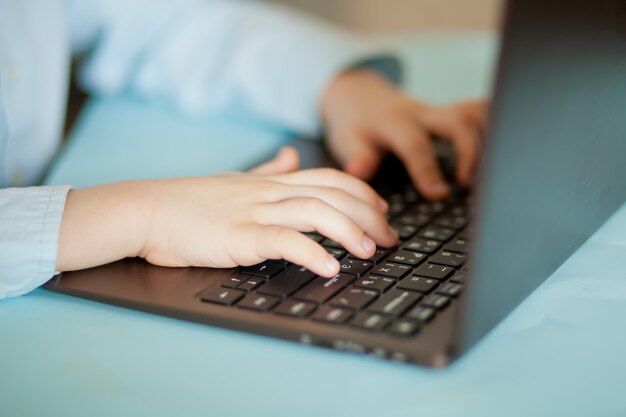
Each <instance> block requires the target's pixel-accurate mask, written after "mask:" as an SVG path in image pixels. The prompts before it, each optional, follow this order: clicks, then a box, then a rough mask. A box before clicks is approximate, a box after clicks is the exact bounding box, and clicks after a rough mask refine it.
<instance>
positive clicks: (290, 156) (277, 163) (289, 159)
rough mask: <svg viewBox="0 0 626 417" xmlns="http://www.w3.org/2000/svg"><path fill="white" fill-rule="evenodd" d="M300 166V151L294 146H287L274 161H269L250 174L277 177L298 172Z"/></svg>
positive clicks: (252, 170) (253, 169)
mask: <svg viewBox="0 0 626 417" xmlns="http://www.w3.org/2000/svg"><path fill="white" fill-rule="evenodd" d="M299 166H300V156H299V155H298V151H297V150H296V149H295V148H294V147H292V146H285V147H283V148H281V149H280V151H278V154H276V156H275V157H274V159H272V160H270V161H267V162H265V163H263V164H261V165H259V166H257V167H255V168H252V169H251V170H250V171H249V172H250V173H252V174H260V175H276V174H285V173H288V172H293V171H297V170H298V168H299Z"/></svg>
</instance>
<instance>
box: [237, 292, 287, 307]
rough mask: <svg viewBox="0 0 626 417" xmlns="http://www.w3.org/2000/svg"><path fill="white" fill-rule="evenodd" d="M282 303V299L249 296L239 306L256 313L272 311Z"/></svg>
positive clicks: (268, 296)
mask: <svg viewBox="0 0 626 417" xmlns="http://www.w3.org/2000/svg"><path fill="white" fill-rule="evenodd" d="M279 302H280V298H278V297H274V296H271V295H262V294H257V293H254V294H248V295H246V296H245V298H244V299H243V300H241V301H240V302H239V304H238V306H239V308H245V309H248V310H256V311H270V310H271V309H272V308H274V307H275V306H276V304H278V303H279Z"/></svg>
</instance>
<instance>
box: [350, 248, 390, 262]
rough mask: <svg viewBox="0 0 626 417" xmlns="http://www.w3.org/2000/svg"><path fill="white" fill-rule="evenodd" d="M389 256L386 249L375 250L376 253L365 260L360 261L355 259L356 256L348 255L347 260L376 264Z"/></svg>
mask: <svg viewBox="0 0 626 417" xmlns="http://www.w3.org/2000/svg"><path fill="white" fill-rule="evenodd" d="M388 254H389V250H387V249H380V248H379V249H376V252H374V254H373V255H372V256H370V257H369V258H367V259H360V258H357V257H356V256H354V255H352V254H350V255H348V258H350V259H358V260H360V261H368V262H373V263H375V264H376V263H378V262H380V261H381V260H382V259H383V258H384V257H385V256H387V255H388Z"/></svg>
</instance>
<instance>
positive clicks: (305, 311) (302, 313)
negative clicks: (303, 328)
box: [274, 300, 316, 317]
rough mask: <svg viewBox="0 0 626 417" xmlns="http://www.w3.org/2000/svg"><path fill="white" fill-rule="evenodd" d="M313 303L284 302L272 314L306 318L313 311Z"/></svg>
mask: <svg viewBox="0 0 626 417" xmlns="http://www.w3.org/2000/svg"><path fill="white" fill-rule="evenodd" d="M315 307H316V305H315V304H314V303H308V302H306V301H298V300H285V301H283V302H282V303H281V304H280V305H279V306H278V307H276V309H275V310H274V313H276V314H282V315H285V316H292V317H306V316H308V315H309V314H311V313H312V312H313V310H315Z"/></svg>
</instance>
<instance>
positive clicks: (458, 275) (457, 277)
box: [450, 270, 466, 284]
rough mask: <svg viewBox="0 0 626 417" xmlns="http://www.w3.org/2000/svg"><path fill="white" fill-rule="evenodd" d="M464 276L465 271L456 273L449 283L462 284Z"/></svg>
mask: <svg viewBox="0 0 626 417" xmlns="http://www.w3.org/2000/svg"><path fill="white" fill-rule="evenodd" d="M465 275H466V272H465V271H463V270H461V271H458V272H457V273H456V274H454V275H453V276H452V278H450V281H452V282H456V283H459V284H463V283H464V282H465Z"/></svg>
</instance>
